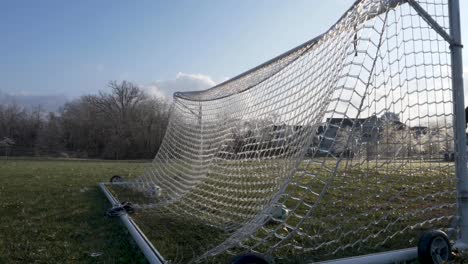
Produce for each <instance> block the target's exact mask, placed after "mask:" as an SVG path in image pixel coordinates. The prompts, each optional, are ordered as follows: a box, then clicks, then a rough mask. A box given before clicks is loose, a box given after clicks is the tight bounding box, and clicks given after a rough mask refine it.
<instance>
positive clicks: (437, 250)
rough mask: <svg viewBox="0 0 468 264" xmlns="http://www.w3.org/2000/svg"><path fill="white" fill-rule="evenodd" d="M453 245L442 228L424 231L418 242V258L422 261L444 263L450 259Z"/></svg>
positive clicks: (435, 263) (436, 263)
mask: <svg viewBox="0 0 468 264" xmlns="http://www.w3.org/2000/svg"><path fill="white" fill-rule="evenodd" d="M451 255H452V245H451V244H450V240H449V238H448V236H447V234H445V232H443V231H441V230H429V231H426V232H424V233H423V234H422V235H421V237H420V238H419V242H418V259H419V262H420V263H434V264H442V263H446V262H447V261H449V260H450V258H451Z"/></svg>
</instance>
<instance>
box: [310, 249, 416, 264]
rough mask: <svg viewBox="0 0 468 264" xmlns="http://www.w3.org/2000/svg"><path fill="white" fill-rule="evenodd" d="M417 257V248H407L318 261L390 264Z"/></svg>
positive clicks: (327, 263) (345, 263)
mask: <svg viewBox="0 0 468 264" xmlns="http://www.w3.org/2000/svg"><path fill="white" fill-rule="evenodd" d="M417 258H418V249H417V248H415V247H414V248H407V249H400V250H394V251H387V252H382V253H376V254H369V255H363V256H357V257H350V258H343V259H337V260H330V261H325V262H319V263H322V264H373V263H379V264H387V263H388V264H390V263H402V262H405V261H410V260H415V259H417Z"/></svg>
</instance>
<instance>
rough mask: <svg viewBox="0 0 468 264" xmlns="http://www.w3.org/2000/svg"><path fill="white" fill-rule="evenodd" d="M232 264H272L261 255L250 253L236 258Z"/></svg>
mask: <svg viewBox="0 0 468 264" xmlns="http://www.w3.org/2000/svg"><path fill="white" fill-rule="evenodd" d="M231 264H270V262H269V261H268V260H266V258H264V257H263V256H262V255H260V254H255V253H248V254H244V255H240V256H237V257H235V258H234V259H233V260H232V262H231Z"/></svg>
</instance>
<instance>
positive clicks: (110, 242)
mask: <svg viewBox="0 0 468 264" xmlns="http://www.w3.org/2000/svg"><path fill="white" fill-rule="evenodd" d="M141 165H142V163H134V162H107V161H106V162H102V161H97V162H95V161H55V160H50V161H38V160H37V161H26V160H10V161H4V160H0V198H1V201H0V263H145V259H144V256H143V255H142V254H141V253H140V251H139V249H138V248H137V247H136V245H134V244H133V243H132V240H131V237H130V236H129V235H128V234H127V233H126V230H125V228H124V227H123V226H122V225H121V224H120V221H119V220H118V219H117V218H115V219H109V218H107V217H105V216H104V212H105V211H106V210H107V209H108V208H109V206H110V204H109V203H108V201H107V199H106V198H105V196H104V195H103V194H102V193H101V191H100V189H99V188H98V186H97V183H98V182H101V181H108V180H109V178H110V176H112V175H113V174H132V175H134V174H135V173H139V172H141V169H142V168H141Z"/></svg>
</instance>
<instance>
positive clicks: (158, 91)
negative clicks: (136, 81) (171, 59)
mask: <svg viewBox="0 0 468 264" xmlns="http://www.w3.org/2000/svg"><path fill="white" fill-rule="evenodd" d="M214 85H216V82H215V81H213V79H212V78H211V77H210V76H207V75H203V74H189V73H182V72H179V73H178V74H177V76H176V78H175V79H172V80H164V81H156V82H154V83H151V84H149V85H144V86H142V88H143V89H144V90H146V91H147V92H148V93H149V94H150V95H154V96H157V97H164V98H172V95H173V94H174V93H175V92H186V91H199V90H205V89H208V88H210V87H212V86H214Z"/></svg>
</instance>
